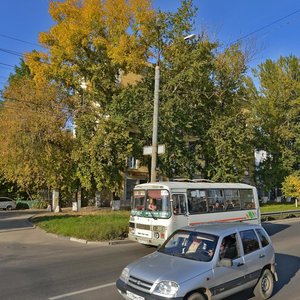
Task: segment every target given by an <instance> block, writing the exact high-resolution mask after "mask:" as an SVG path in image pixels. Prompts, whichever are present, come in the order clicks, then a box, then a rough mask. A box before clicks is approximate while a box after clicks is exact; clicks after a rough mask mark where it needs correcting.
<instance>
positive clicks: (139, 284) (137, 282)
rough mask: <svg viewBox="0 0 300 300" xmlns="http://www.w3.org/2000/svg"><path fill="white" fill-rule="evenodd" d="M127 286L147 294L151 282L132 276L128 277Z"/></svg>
mask: <svg viewBox="0 0 300 300" xmlns="http://www.w3.org/2000/svg"><path fill="white" fill-rule="evenodd" d="M128 284H129V285H130V286H132V287H134V288H136V289H138V290H143V291H147V292H149V291H150V289H151V287H152V283H151V282H148V281H145V280H142V279H139V278H136V277H133V276H130V277H129V281H128Z"/></svg>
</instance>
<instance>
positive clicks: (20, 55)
mask: <svg viewBox="0 0 300 300" xmlns="http://www.w3.org/2000/svg"><path fill="white" fill-rule="evenodd" d="M0 51H1V52H4V53H8V54H12V55H16V56H19V57H23V54H22V53H20V52H17V51H14V50H9V49H4V48H0Z"/></svg>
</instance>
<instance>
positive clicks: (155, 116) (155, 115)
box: [151, 55, 160, 182]
mask: <svg viewBox="0 0 300 300" xmlns="http://www.w3.org/2000/svg"><path fill="white" fill-rule="evenodd" d="M159 76H160V70H159V55H158V59H157V63H156V66H155V82H154V108H153V131H152V155H151V182H156V165H157V131H158V106H159Z"/></svg>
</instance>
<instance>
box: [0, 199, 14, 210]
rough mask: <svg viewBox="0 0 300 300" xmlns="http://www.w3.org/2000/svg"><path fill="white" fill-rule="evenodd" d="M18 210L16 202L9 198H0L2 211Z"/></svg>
mask: <svg viewBox="0 0 300 300" xmlns="http://www.w3.org/2000/svg"><path fill="white" fill-rule="evenodd" d="M15 208H16V201H14V200H13V199H10V198H8V197H0V209H5V210H11V209H15Z"/></svg>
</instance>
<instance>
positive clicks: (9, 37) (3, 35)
mask: <svg viewBox="0 0 300 300" xmlns="http://www.w3.org/2000/svg"><path fill="white" fill-rule="evenodd" d="M0 36H1V37H4V38H7V39H11V40H15V41H18V42H21V43H25V44H29V45H33V46H37V47H42V48H43V46H41V45H39V44H36V43H32V42H28V41H25V40H21V39H18V38H15V37H12V36H9V35H6V34H2V33H0Z"/></svg>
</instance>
